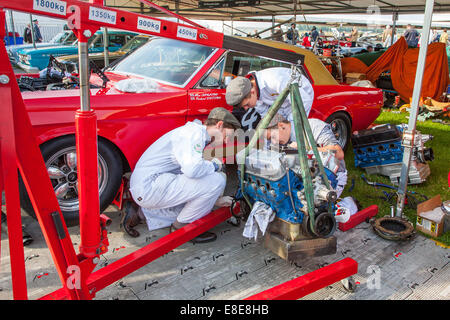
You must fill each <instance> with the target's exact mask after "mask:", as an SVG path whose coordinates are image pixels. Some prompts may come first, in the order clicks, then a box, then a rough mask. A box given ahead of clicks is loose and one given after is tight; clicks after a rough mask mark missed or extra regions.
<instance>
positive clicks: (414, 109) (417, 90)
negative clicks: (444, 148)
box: [396, 0, 434, 218]
mask: <svg viewBox="0 0 450 320" xmlns="http://www.w3.org/2000/svg"><path fill="white" fill-rule="evenodd" d="M433 8H434V0H427V2H426V6H425V15H424V23H423V29H422V35H429V34H430V29H431V22H432V19H433ZM427 50H428V36H422V39H421V43H420V51H419V60H418V62H417V70H416V78H415V82H414V91H413V97H412V103H411V112H410V114H409V122H408V130H405V131H404V132H403V141H402V146H403V147H404V152H403V163H402V171H401V175H400V182H399V186H398V191H397V196H398V197H397V211H396V217H399V218H402V217H403V215H402V212H403V208H404V205H405V197H406V189H407V184H408V176H409V168H410V162H411V155H412V150H413V147H414V138H415V134H416V122H417V116H418V111H419V102H420V96H421V91H422V81H423V73H424V70H425V62H426V58H427Z"/></svg>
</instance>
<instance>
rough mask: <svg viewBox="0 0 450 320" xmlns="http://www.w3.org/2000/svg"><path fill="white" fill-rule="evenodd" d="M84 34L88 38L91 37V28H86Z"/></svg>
mask: <svg viewBox="0 0 450 320" xmlns="http://www.w3.org/2000/svg"><path fill="white" fill-rule="evenodd" d="M83 36H85V37H86V38H90V37H91V36H92V32H91V30H84V32H83Z"/></svg>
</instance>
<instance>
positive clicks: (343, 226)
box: [339, 204, 378, 231]
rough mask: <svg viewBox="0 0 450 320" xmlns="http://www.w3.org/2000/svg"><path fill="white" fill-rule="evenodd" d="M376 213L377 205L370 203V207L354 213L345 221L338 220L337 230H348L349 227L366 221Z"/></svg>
mask: <svg viewBox="0 0 450 320" xmlns="http://www.w3.org/2000/svg"><path fill="white" fill-rule="evenodd" d="M377 214H378V206H377V205H375V204H374V205H371V206H370V207H368V208H365V209H363V210H361V211H359V212H357V213H355V214H354V215H353V216H351V218H350V219H349V220H348V221H347V222H346V223H342V222H339V230H341V231H347V230H350V229H351V228H353V227H355V226H357V225H358V224H360V223H361V222H363V221H366V220H368V219H370V218H372V217H375V216H376V215H377Z"/></svg>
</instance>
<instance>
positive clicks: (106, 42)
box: [103, 0, 109, 67]
mask: <svg viewBox="0 0 450 320" xmlns="http://www.w3.org/2000/svg"><path fill="white" fill-rule="evenodd" d="M103 5H104V6H106V0H104V1H103ZM103 46H104V51H103V55H104V58H105V67H107V66H109V50H108V48H109V37H108V28H106V27H105V28H104V30H103Z"/></svg>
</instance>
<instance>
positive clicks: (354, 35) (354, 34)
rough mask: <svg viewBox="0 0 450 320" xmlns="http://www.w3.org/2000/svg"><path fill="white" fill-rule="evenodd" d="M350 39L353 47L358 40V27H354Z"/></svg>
mask: <svg viewBox="0 0 450 320" xmlns="http://www.w3.org/2000/svg"><path fill="white" fill-rule="evenodd" d="M350 41H351V43H352V48H354V47H356V41H358V29H357V28H356V27H353V29H352V33H351V38H350Z"/></svg>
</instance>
